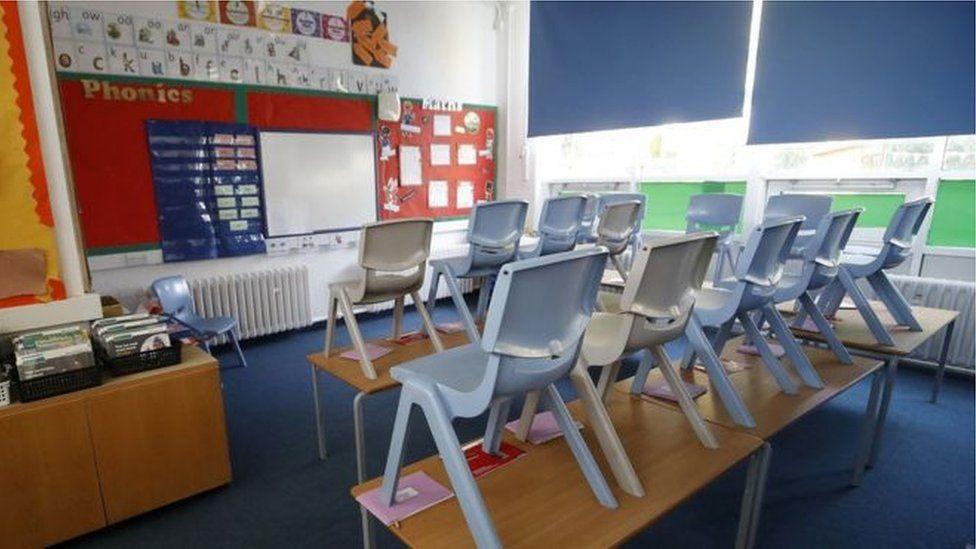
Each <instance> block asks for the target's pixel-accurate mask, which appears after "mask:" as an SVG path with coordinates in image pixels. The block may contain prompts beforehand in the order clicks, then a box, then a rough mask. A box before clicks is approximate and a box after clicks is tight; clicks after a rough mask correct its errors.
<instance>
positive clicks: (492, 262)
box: [427, 200, 529, 342]
mask: <svg viewBox="0 0 976 549" xmlns="http://www.w3.org/2000/svg"><path fill="white" fill-rule="evenodd" d="M528 211H529V203H528V202H526V201H524V200H499V201H496V202H482V203H480V204H476V205H475V207H474V208H473V209H472V210H471V216H470V217H469V219H468V244H469V248H468V254H467V255H466V256H463V257H455V258H450V259H433V260H431V261H430V262H429V263H430V267H431V270H432V275H433V276H431V280H430V290H429V292H428V294H427V306H428V308H429V309H430V311H431V312H433V310H434V305H435V304H436V301H437V288H438V283H439V281H440V278H441V277H442V276H443V277H444V282H445V283H446V284H447V288H448V290H449V291H450V293H451V299H452V300H453V301H454V306H455V307H456V308H457V310H458V313H459V314H460V315H461V320H462V321H463V322H464V329H465V331H466V332H467V334H468V340H469V341H472V342H474V341H478V339H479V335H478V327H477V326H476V325H475V321H474V318H473V317H472V316H471V311H469V310H468V304H467V303H465V301H464V295H462V294H461V289H460V286H459V285H458V282H459V280H460V279H462V278H479V277H481V278H484V280H483V281H482V284H481V291H480V293H479V294H478V309H477V315H478V318H483V317H484V315H485V311H486V309H487V307H488V296H489V295H490V292H491V287H492V284H493V280H494V278H495V275H496V274H498V270H499V269H500V268H501V266H502V265H504V264H506V263H508V262H510V261H514V260H515V259H516V258H517V256H518V250H519V240H520V239H521V238H522V231H523V230H524V228H525V216H526V214H527V213H528Z"/></svg>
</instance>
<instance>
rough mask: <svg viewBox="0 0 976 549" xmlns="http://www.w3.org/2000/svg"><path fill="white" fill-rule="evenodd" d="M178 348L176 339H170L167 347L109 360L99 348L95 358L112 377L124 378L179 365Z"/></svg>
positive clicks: (178, 343)
mask: <svg viewBox="0 0 976 549" xmlns="http://www.w3.org/2000/svg"><path fill="white" fill-rule="evenodd" d="M180 347H181V344H180V341H179V340H178V339H172V340H171V343H170V346H169V347H163V348H162V349H153V350H152V351H145V352H142V353H139V354H135V355H127V356H120V357H116V358H109V357H108V356H107V355H106V354H105V352H104V351H103V350H102V349H101V348H100V347H99V348H98V350H97V356H98V360H99V362H101V363H102V364H104V365H105V367H106V368H108V371H110V372H112V375H114V376H124V375H127V374H134V373H136V372H145V371H146V370H154V369H156V368H162V367H164V366H172V365H174V364H179V363H180Z"/></svg>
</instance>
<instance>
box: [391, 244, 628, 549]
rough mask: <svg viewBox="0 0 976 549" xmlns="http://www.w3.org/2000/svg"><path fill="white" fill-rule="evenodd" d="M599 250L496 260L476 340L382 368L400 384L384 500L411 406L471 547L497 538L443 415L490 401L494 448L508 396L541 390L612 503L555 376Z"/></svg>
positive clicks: (599, 260) (581, 314) (603, 499)
mask: <svg viewBox="0 0 976 549" xmlns="http://www.w3.org/2000/svg"><path fill="white" fill-rule="evenodd" d="M606 260H607V254H606V252H605V251H603V250H601V249H599V248H595V249H586V250H575V251H572V252H565V253H562V254H554V255H548V256H544V257H537V258H532V259H526V260H523V261H518V262H515V263H509V264H507V265H505V266H504V267H502V269H501V271H500V272H499V274H498V279H497V282H496V285H495V289H494V291H493V294H492V303H491V308H490V309H489V311H488V317H487V320H486V323H485V330H484V337H483V338H482V340H481V343H469V344H467V345H463V346H461V347H456V348H453V349H450V350H448V351H445V352H443V353H438V354H434V355H430V356H427V357H424V358H420V359H416V360H413V361H410V362H408V363H406V364H403V365H400V366H396V367H394V368H393V369H391V370H390V372H391V375H392V376H393V378H394V379H396V380H397V381H399V382H400V383H401V384H402V386H403V389H402V391H401V393H400V402H399V405H398V408H397V415H396V420H395V422H394V425H393V437H392V440H391V442H390V452H389V455H388V457H387V462H386V470H385V472H384V475H383V484H382V488H381V489H382V496H383V500H384V502H385V503H387V504H388V505H391V506H392V505H394V496H395V494H396V491H397V482H398V478H399V475H400V469H401V467H402V464H403V453H404V445H405V443H406V439H407V436H408V434H407V433H408V424H409V420H410V412H411V409H412V408H413V407H414V406H418V407H420V408H421V409H422V410H423V412H424V417H425V418H426V419H427V424H428V426H429V427H430V430H431V433H432V434H433V436H434V441H435V443H436V445H437V450H438V452H439V453H440V457H441V460H442V461H443V463H444V468H445V469H446V471H447V474H448V477H449V478H450V481H451V485H452V486H453V487H454V491H455V493H456V495H457V498H458V502H459V503H460V505H461V511H462V512H463V513H464V518H465V520H466V521H467V523H468V527H469V528H470V529H471V533H472V535H473V536H474V540H475V542H476V543H477V545H478V547H501V541H500V540H499V538H498V535H497V533H496V532H495V528H494V526H493V524H492V521H491V518H490V516H489V514H488V509H487V508H486V506H485V503H484V500H483V499H482V497H481V492H480V491H479V490H478V486H477V485H476V484H475V481H474V477H473V476H472V474H471V470H470V469H469V468H468V464H467V462H466V460H465V458H464V453H463V451H462V449H461V445H460V443H459V442H458V439H457V435H456V433H455V432H454V429H453V427H452V425H451V421H452V420H453V419H454V418H458V417H475V416H478V415H481V414H483V413H484V412H486V411H489V410H490V413H489V415H488V426H487V430H486V434H485V439H484V442H483V447H484V449H485V451H487V452H490V453H497V452H498V450H499V445H500V444H501V437H502V430H503V428H504V425H505V421H506V420H507V416H508V409H509V406H510V405H511V402H512V400H513V399H514V398H516V397H519V396H522V395H524V394H526V393H528V392H531V391H541V393H542V395H543V398H544V399H545V401H546V404H547V405H548V407H549V408H550V409H551V410H552V412H553V414H554V415H555V418H556V421H557V423H558V425H559V427H560V428H561V429H562V431H563V433H564V435H565V439H566V441H567V443H568V444H569V446H570V448H571V449H572V451H573V454H574V456H575V457H576V460H577V461H578V462H579V465H580V468H581V469H582V472H583V475H584V476H585V478H586V480H587V481H588V482H589V484H590V487H591V488H592V490H593V492H594V494H595V495H596V497H597V499H598V500H599V501H600V503H601V504H602V505H603V506H605V507H609V508H616V506H617V500H616V498H615V497H614V496H613V494H612V492H611V491H610V487H609V486H608V485H607V482H606V480H605V479H604V478H603V474H602V473H601V472H600V468H599V467H598V466H597V463H596V461H595V460H594V458H593V456H592V455H591V454H590V451H589V449H588V448H587V446H586V443H585V442H584V441H583V438H582V437H581V436H580V433H579V431H578V430H577V428H576V425H575V424H574V422H573V419H572V417H571V416H570V414H569V411H568V410H567V409H566V405H565V403H564V402H563V400H562V398H561V397H560V395H559V392H558V391H557V390H556V386H555V383H556V382H557V381H558V380H560V379H562V378H564V377H566V376H567V375H568V374H569V372H570V370H571V369H572V367H573V364H574V362H575V361H576V358H577V356H578V354H579V348H580V342H581V340H582V338H583V332H584V330H585V329H586V324H587V322H588V321H589V319H590V315H591V313H592V311H593V308H594V304H595V302H596V294H597V289H598V286H599V282H600V276H601V274H602V272H603V267H604V265H605V264H606ZM565 481H566V482H575V481H576V480H575V479H569V478H567V479H565Z"/></svg>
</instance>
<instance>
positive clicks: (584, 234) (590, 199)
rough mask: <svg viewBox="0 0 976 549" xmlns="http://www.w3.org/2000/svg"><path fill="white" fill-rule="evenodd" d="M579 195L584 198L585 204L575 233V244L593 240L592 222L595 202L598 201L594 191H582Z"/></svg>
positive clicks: (598, 198) (593, 220) (594, 215)
mask: <svg viewBox="0 0 976 549" xmlns="http://www.w3.org/2000/svg"><path fill="white" fill-rule="evenodd" d="M580 196H582V197H583V198H584V199H585V200H586V205H585V206H584V207H583V213H582V215H581V217H580V228H579V232H577V233H576V243H577V244H583V243H585V242H593V226H594V225H593V224H594V223H596V208H597V202H599V201H600V197H599V196H598V195H596V194H594V193H584V194H581V195H580Z"/></svg>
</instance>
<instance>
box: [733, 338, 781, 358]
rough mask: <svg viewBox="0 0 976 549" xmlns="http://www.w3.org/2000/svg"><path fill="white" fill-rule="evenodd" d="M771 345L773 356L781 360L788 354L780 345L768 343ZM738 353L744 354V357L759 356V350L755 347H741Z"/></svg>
mask: <svg viewBox="0 0 976 549" xmlns="http://www.w3.org/2000/svg"><path fill="white" fill-rule="evenodd" d="M766 343H768V344H769V348H770V349H771V350H772V351H773V356H775V357H776V358H779V357H781V356H783V355H785V354H786V349H784V348H783V346H782V345H780V344H779V343H773V342H772V341H768V340H767V341H766ZM736 352H739V353H742V354H744V355H755V356H759V349H758V348H757V347H756V346H755V345H739V348H738V349H736Z"/></svg>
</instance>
